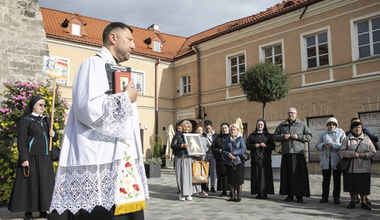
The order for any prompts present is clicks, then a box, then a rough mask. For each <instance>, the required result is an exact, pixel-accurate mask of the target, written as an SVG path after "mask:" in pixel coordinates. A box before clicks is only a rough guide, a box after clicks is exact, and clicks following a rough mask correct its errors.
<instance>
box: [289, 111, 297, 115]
mask: <svg viewBox="0 0 380 220" xmlns="http://www.w3.org/2000/svg"><path fill="white" fill-rule="evenodd" d="M296 113H297V112H288V114H289V115H294V114H296Z"/></svg>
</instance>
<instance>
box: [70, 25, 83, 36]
mask: <svg viewBox="0 0 380 220" xmlns="http://www.w3.org/2000/svg"><path fill="white" fill-rule="evenodd" d="M80 33H81V32H80V25H79V24H71V34H72V35H74V36H81V34H80Z"/></svg>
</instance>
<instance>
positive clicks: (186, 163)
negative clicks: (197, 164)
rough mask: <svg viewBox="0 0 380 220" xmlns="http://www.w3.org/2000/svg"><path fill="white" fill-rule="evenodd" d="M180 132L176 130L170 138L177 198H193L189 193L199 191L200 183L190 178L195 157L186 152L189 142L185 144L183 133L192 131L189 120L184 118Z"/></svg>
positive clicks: (182, 199)
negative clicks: (194, 182)
mask: <svg viewBox="0 0 380 220" xmlns="http://www.w3.org/2000/svg"><path fill="white" fill-rule="evenodd" d="M181 126H182V132H177V133H176V135H175V136H174V138H173V140H172V145H171V148H172V149H173V154H174V155H175V174H176V179H177V186H178V190H179V200H180V201H184V200H189V201H191V200H193V198H192V197H191V195H192V194H193V193H201V192H202V189H201V185H200V184H193V180H192V163H193V162H194V160H195V158H194V157H191V156H189V155H188V153H187V148H188V147H189V144H186V142H185V138H184V136H183V134H184V133H190V132H191V131H192V125H191V122H190V121H188V120H185V121H183V122H182V124H181Z"/></svg>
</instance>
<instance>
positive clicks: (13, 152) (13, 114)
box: [0, 81, 69, 202]
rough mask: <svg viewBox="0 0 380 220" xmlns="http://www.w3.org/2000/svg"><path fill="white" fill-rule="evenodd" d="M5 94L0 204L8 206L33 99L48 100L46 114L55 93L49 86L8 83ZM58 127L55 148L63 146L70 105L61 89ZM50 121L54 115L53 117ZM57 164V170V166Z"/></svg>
mask: <svg viewBox="0 0 380 220" xmlns="http://www.w3.org/2000/svg"><path fill="white" fill-rule="evenodd" d="M4 86H5V90H4V91H3V92H1V95H3V100H2V101H1V103H0V112H1V114H0V202H7V201H8V200H9V197H10V193H11V190H12V186H13V182H14V179H15V175H16V174H15V169H16V166H17V161H18V151H17V133H18V126H17V123H18V122H19V120H20V118H21V117H22V115H23V111H24V109H25V107H26V105H27V104H28V102H29V100H30V98H31V97H32V96H36V95H38V96H40V97H41V98H43V99H45V104H46V109H45V114H49V113H50V112H51V106H52V101H53V97H52V94H53V92H52V89H51V86H50V83H49V82H48V83H47V84H46V83H43V82H37V83H32V82H21V81H15V82H5V83H4ZM54 106H55V111H54V126H55V128H56V129H57V131H58V137H59V139H58V141H57V142H54V144H53V145H54V146H58V147H59V146H60V143H61V140H62V136H63V135H62V133H61V132H59V131H60V130H63V129H64V125H65V118H66V111H67V109H68V108H69V105H68V103H67V102H66V101H65V100H64V99H62V97H61V91H60V90H59V89H58V88H57V90H56V96H55V105H54ZM49 117H50V114H49ZM56 165H57V164H56V162H55V166H56Z"/></svg>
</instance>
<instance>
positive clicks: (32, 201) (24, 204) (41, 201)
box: [8, 114, 58, 212]
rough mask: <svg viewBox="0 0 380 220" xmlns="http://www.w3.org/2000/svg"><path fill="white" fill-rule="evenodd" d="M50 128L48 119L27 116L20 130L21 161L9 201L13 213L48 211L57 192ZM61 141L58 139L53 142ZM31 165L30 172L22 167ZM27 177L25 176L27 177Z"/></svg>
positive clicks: (18, 142)
mask: <svg viewBox="0 0 380 220" xmlns="http://www.w3.org/2000/svg"><path fill="white" fill-rule="evenodd" d="M49 124H50V119H48V118H47V117H46V116H42V117H40V116H33V115H32V114H29V115H26V116H24V117H23V118H22V119H21V120H20V122H19V127H18V140H17V148H18V153H19V160H18V163H17V167H16V179H15V182H14V185H13V189H12V194H11V197H10V200H9V205H8V209H9V210H10V211H11V212H37V211H48V210H49V207H50V202H51V196H52V194H53V188H54V179H55V175H54V169H53V161H52V158H51V152H49V151H48V148H49V139H50V136H49V127H50V126H49ZM57 140H58V135H57V133H56V135H55V136H54V137H53V141H57ZM26 160H28V161H29V166H30V170H29V176H28V177H26V176H25V174H27V173H28V171H27V169H25V170H23V168H22V166H21V164H22V163H23V162H24V161H26ZM24 173H25V174H24Z"/></svg>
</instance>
